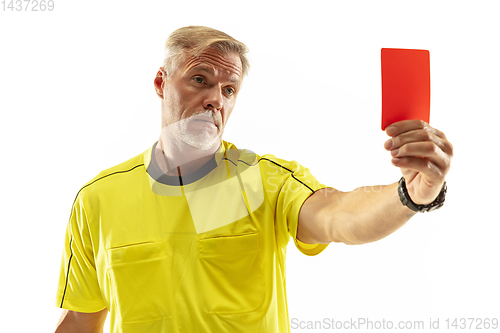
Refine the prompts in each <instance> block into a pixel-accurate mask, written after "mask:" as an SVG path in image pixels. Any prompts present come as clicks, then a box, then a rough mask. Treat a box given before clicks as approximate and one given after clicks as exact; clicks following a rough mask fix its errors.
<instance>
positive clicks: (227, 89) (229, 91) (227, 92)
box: [226, 88, 234, 95]
mask: <svg viewBox="0 0 500 333" xmlns="http://www.w3.org/2000/svg"><path fill="white" fill-rule="evenodd" d="M226 94H228V95H233V94H234V89H233V88H226Z"/></svg>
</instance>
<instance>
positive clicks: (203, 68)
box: [190, 65, 240, 85]
mask: <svg viewBox="0 0 500 333" xmlns="http://www.w3.org/2000/svg"><path fill="white" fill-rule="evenodd" d="M196 70H198V71H203V72H206V73H208V74H210V75H213V76H215V72H214V70H213V69H212V68H210V67H208V66H205V65H198V66H194V67H193V68H191V69H190V71H196ZM229 81H230V82H232V83H235V84H238V85H239V84H240V80H238V79H237V78H235V77H234V76H230V77H229Z"/></svg>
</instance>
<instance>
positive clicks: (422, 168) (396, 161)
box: [392, 157, 445, 184]
mask: <svg viewBox="0 0 500 333" xmlns="http://www.w3.org/2000/svg"><path fill="white" fill-rule="evenodd" d="M392 164H393V165H394V166H397V167H398V168H401V169H409V170H413V171H416V172H420V173H421V174H422V175H423V176H424V177H425V178H427V182H428V183H429V184H440V183H442V181H443V180H444V177H445V174H444V173H443V171H442V170H441V169H440V168H439V167H438V166H437V165H436V164H434V163H432V162H431V161H430V160H428V159H426V158H418V157H397V158H393V159H392Z"/></svg>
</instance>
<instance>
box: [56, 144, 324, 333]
mask: <svg viewBox="0 0 500 333" xmlns="http://www.w3.org/2000/svg"><path fill="white" fill-rule="evenodd" d="M156 144H157V143H155V144H154V145H153V146H152V147H151V148H150V149H148V150H146V151H145V152H144V153H142V154H140V155H138V156H136V157H134V158H132V159H130V160H128V161H126V162H124V163H121V164H119V165H117V166H115V167H112V168H110V169H107V170H104V171H103V172H101V173H100V174H99V175H97V176H96V177H95V178H94V179H92V180H91V181H89V182H88V183H87V184H85V186H83V187H82V188H81V189H80V191H79V192H78V194H77V196H76V199H75V201H74V203H73V207H72V211H71V216H70V220H69V223H68V226H67V232H66V236H65V245H64V251H63V257H62V263H61V269H60V277H59V283H58V288H57V297H56V298H57V300H56V304H57V306H58V307H61V308H64V309H68V310H72V311H78V312H97V311H100V310H103V309H104V308H108V310H109V311H110V324H111V325H110V326H111V332H117V333H118V332H120V333H136V332H137V333H138V332H154V333H161V332H255V333H257V332H266V333H268V332H269V333H270V332H280V333H281V332H290V325H289V318H288V309H287V301H286V284H285V281H286V279H285V259H286V246H287V244H288V242H289V240H290V237H292V238H293V240H294V243H295V245H296V247H297V248H298V249H299V250H300V251H301V252H302V253H304V254H306V255H316V254H318V253H320V252H321V251H323V250H324V249H325V248H326V247H327V245H326V244H312V245H311V244H304V243H301V242H300V241H299V240H297V238H296V232H297V222H298V216H299V211H300V208H301V206H302V204H303V203H304V201H305V200H306V199H307V198H308V197H309V196H310V195H311V194H313V193H314V191H316V190H318V189H321V188H324V187H326V186H325V185H323V184H320V183H319V182H318V181H317V180H316V179H315V178H314V177H313V176H312V175H311V173H310V172H309V170H308V169H307V168H304V167H303V166H301V165H300V164H298V163H297V162H295V161H285V160H282V159H279V158H276V157H275V156H273V155H263V156H259V155H257V154H255V153H253V152H251V151H248V150H240V149H237V148H236V147H235V146H234V145H233V144H232V143H229V142H226V141H222V143H221V147H220V148H219V150H218V152H217V153H216V154H215V155H214V156H213V158H212V159H210V160H209V161H208V162H207V163H206V164H205V165H203V167H201V168H200V169H199V170H198V171H196V172H195V173H193V174H191V175H188V176H186V177H184V176H183V177H175V176H168V175H165V174H163V173H162V172H161V170H160V168H159V166H158V165H157V163H156V158H155V155H154V153H155V146H156Z"/></svg>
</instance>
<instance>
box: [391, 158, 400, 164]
mask: <svg viewBox="0 0 500 333" xmlns="http://www.w3.org/2000/svg"><path fill="white" fill-rule="evenodd" d="M400 161H401V159H399V158H393V159H392V164H394V165H396V164H398V163H399V162H400Z"/></svg>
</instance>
